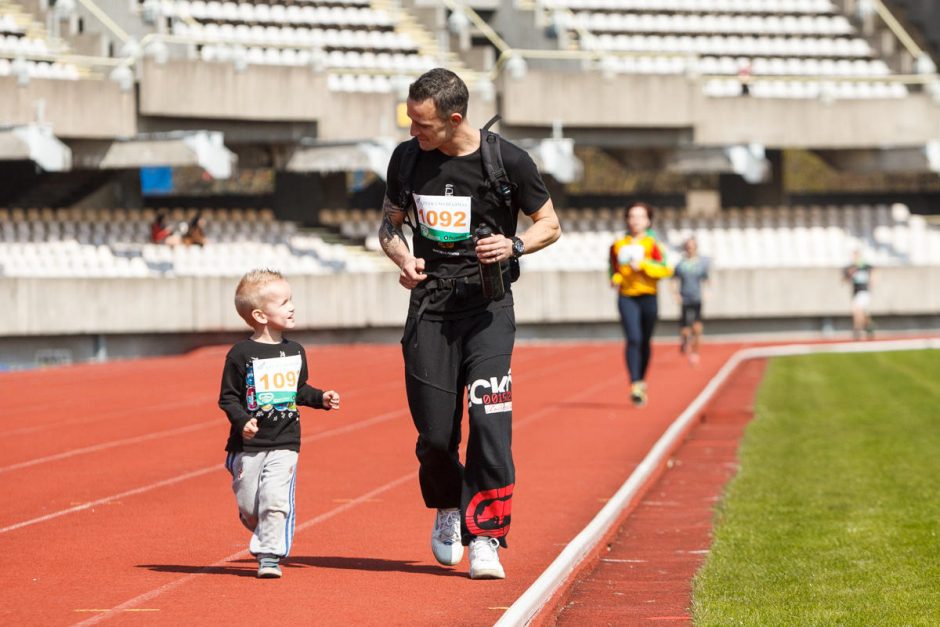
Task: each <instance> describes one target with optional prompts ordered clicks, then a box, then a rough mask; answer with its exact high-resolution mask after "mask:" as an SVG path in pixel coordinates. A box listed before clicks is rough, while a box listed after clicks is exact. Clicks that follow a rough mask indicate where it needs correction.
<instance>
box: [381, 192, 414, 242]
mask: <svg viewBox="0 0 940 627" xmlns="http://www.w3.org/2000/svg"><path fill="white" fill-rule="evenodd" d="M382 209H383V214H382V225H381V226H380V227H379V244H380V245H381V246H382V250H385V251H386V252H387V251H388V248H389V245H390V244H391V243H392V241H393V240H394V239H396V238H397V239H398V240H400V241H401V243H402V244H404V246H405V249H406V250H411V248H410V247H409V246H408V240H406V239H405V234H404V233H403V232H402V230H401V226H400V225H399V226H395V225H394V224H392V218H391V215H390V214H391V213H392V212H398V211H401V210H400V209H399V208H398V207H396V206H395V205H393V204H392V203H391V202H390V201H389V200H388V199H387V198H386V199H385V205H384V206H383V207H382Z"/></svg>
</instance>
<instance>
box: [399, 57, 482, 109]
mask: <svg viewBox="0 0 940 627" xmlns="http://www.w3.org/2000/svg"><path fill="white" fill-rule="evenodd" d="M429 98H430V99H431V100H433V101H434V106H435V107H436V108H437V115H438V117H439V118H440V119H442V120H446V119H447V118H449V117H450V115H451V114H452V113H459V114H460V115H461V116H463V117H467V104H468V103H469V102H470V92H469V91H467V85H466V83H464V82H463V81H462V80H461V78H460V77H459V76H457V75H456V74H454V73H453V72H451V71H450V70H447V69H444V68H442V67H438V68H434V69H433V70H428V71H427V72H425V73H424V74H422V75H421V76H419V77H418V78H417V80H415V82H413V83H412V84H411V86H410V87H409V88H408V99H409V100H413V101H414V102H424V101H425V100H427V99H429Z"/></svg>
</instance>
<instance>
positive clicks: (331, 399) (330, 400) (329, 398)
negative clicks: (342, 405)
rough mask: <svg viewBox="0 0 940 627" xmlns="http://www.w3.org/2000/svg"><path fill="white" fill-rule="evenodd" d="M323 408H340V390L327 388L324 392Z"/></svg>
mask: <svg viewBox="0 0 940 627" xmlns="http://www.w3.org/2000/svg"><path fill="white" fill-rule="evenodd" d="M323 409H339V392H337V391H335V390H327V391H326V392H324V393H323Z"/></svg>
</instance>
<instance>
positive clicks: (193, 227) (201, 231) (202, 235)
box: [183, 211, 206, 246]
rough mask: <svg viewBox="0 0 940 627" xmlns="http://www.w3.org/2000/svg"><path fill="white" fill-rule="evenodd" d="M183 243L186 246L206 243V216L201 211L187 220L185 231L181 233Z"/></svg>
mask: <svg viewBox="0 0 940 627" xmlns="http://www.w3.org/2000/svg"><path fill="white" fill-rule="evenodd" d="M183 243H184V244H186V245H187V246H205V245H206V218H205V216H203V215H202V212H201V211H200V212H198V213H196V215H194V216H193V219H192V220H190V221H189V224H188V225H187V227H186V232H185V233H184V234H183Z"/></svg>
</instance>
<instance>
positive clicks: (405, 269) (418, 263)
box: [398, 257, 428, 290]
mask: <svg viewBox="0 0 940 627" xmlns="http://www.w3.org/2000/svg"><path fill="white" fill-rule="evenodd" d="M426 278H428V275H426V274H425V273H424V259H421V258H420V257H409V258H407V259H405V262H404V263H402V264H401V272H400V273H399V275H398V282H399V283H401V286H402V287H404V288H405V289H409V290H412V289H414V288H415V287H416V286H417V285H418V283H420V282H421V281H423V280H425V279H426Z"/></svg>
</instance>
